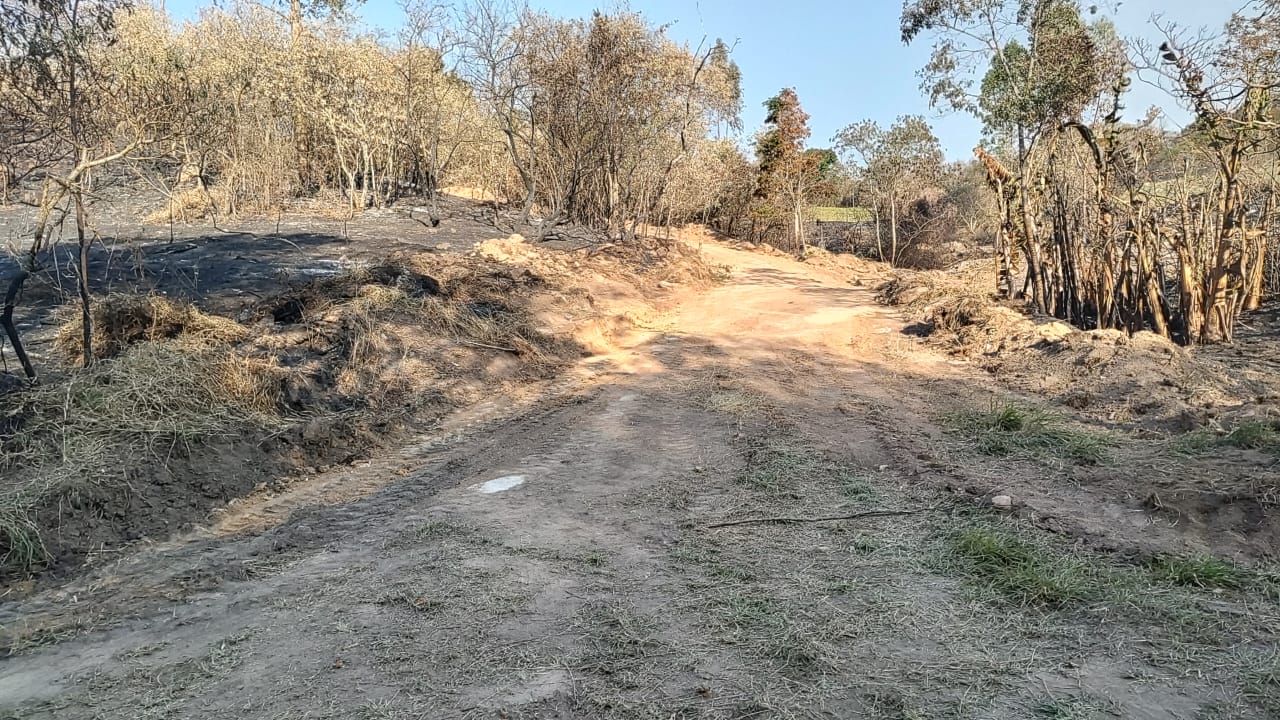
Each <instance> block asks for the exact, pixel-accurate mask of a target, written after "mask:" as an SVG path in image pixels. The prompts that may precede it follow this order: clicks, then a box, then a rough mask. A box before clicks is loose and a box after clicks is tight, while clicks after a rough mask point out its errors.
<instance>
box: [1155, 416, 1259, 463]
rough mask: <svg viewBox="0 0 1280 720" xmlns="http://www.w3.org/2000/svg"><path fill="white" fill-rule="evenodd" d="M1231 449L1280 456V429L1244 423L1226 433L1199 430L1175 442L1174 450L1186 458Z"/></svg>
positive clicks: (1255, 421)
mask: <svg viewBox="0 0 1280 720" xmlns="http://www.w3.org/2000/svg"><path fill="white" fill-rule="evenodd" d="M1229 447H1230V448H1238V449H1240V450H1261V451H1263V452H1269V453H1275V454H1280V426H1278V425H1277V423H1276V422H1275V421H1262V420H1245V421H1243V422H1241V423H1239V424H1238V425H1236V426H1235V427H1233V428H1231V429H1230V430H1228V431H1227V432H1215V431H1213V430H1196V431H1193V432H1189V433H1187V434H1185V435H1182V436H1181V437H1179V438H1178V439H1177V440H1175V441H1174V449H1175V450H1177V451H1178V452H1180V453H1182V454H1183V455H1198V454H1200V453H1204V452H1207V451H1210V450H1214V449H1216V448H1229Z"/></svg>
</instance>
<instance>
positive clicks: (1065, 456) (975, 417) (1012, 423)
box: [949, 400, 1111, 464]
mask: <svg viewBox="0 0 1280 720" xmlns="http://www.w3.org/2000/svg"><path fill="white" fill-rule="evenodd" d="M949 425H950V426H951V427H950V429H951V432H952V433H953V434H954V435H959V436H964V437H966V438H969V439H971V440H972V441H973V443H974V444H975V446H976V447H977V449H978V451H979V452H981V453H982V454H984V455H994V456H998V457H1029V458H1035V459H1049V458H1052V459H1059V460H1068V461H1072V462H1077V463H1083V464H1098V463H1101V462H1104V461H1105V460H1106V459H1107V458H1108V455H1109V449H1110V446H1111V441H1110V439H1109V438H1108V437H1107V436H1106V435H1104V434H1102V433H1098V432H1089V431H1085V430H1081V429H1078V428H1075V427H1072V426H1071V424H1070V423H1069V422H1068V421H1067V419H1066V418H1064V417H1063V416H1061V415H1058V414H1056V413H1052V412H1049V411H1047V410H1043V409H1041V408H1034V407H1029V406H1026V405H1023V404H1021V403H1018V402H1015V401H1009V400H1006V401H996V402H992V404H991V407H990V408H988V409H987V410H985V411H982V412H965V413H958V414H956V415H953V416H952V417H951V418H949Z"/></svg>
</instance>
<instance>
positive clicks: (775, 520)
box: [707, 507, 934, 529]
mask: <svg viewBox="0 0 1280 720" xmlns="http://www.w3.org/2000/svg"><path fill="white" fill-rule="evenodd" d="M933 509H934V508H931V507H927V508H921V509H919V510H868V511H866V512H860V513H853V514H852V515H828V516H826V517H815V518H798V517H765V518H747V519H746V520H730V521H729V522H721V523H712V524H710V525H708V526H707V528H708V529H709V528H721V527H729V526H731V525H752V524H757V523H758V524H765V523H768V524H774V525H784V524H792V523H816V522H827V521H830V520H858V519H861V518H872V517H895V516H897V515H916V514H918V513H922V512H928V511H930V510H933Z"/></svg>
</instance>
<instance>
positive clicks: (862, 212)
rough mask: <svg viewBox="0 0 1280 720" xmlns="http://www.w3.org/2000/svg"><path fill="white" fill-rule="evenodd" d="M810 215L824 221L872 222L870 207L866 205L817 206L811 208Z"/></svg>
mask: <svg viewBox="0 0 1280 720" xmlns="http://www.w3.org/2000/svg"><path fill="white" fill-rule="evenodd" d="M809 215H810V216H811V217H813V219H814V220H819V221H822V222H850V223H855V222H857V223H860V222H871V220H872V215H871V209H870V208H864V207H830V206H815V207H810V208H809Z"/></svg>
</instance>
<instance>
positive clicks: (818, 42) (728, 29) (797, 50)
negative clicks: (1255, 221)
mask: <svg viewBox="0 0 1280 720" xmlns="http://www.w3.org/2000/svg"><path fill="white" fill-rule="evenodd" d="M1243 2H1244V0H1237V2H1231V3H1230V4H1227V3H1224V2H1223V0H1199V1H1197V2H1189V1H1188V0H1123V2H1121V3H1120V4H1119V6H1118V7H1111V5H1112V3H1108V2H1104V1H1101V0H1100V1H1099V3H1098V4H1099V5H1100V6H1102V7H1103V8H1104V9H1105V8H1110V10H1109V11H1108V14H1110V15H1111V16H1112V17H1113V19H1114V20H1115V22H1116V25H1117V26H1118V27H1119V29H1120V32H1121V34H1122V35H1124V36H1126V37H1131V36H1144V37H1148V38H1150V37H1156V38H1157V39H1159V38H1158V37H1157V36H1156V34H1155V30H1154V28H1153V27H1152V26H1151V25H1150V22H1149V21H1150V18H1151V16H1152V14H1153V13H1155V12H1160V13H1163V15H1164V17H1165V18H1166V19H1167V20H1172V21H1177V22H1178V23H1180V24H1183V25H1186V26H1190V27H1193V28H1198V27H1207V28H1210V29H1213V30H1216V29H1219V28H1220V27H1221V26H1222V23H1224V22H1225V21H1226V19H1227V18H1228V17H1229V16H1230V14H1231V12H1232V10H1233V9H1235V8H1238V7H1239V6H1240V4H1243ZM530 3H531V4H532V5H533V6H534V7H536V8H538V9H542V10H546V11H548V12H551V13H553V14H556V15H561V16H565V17H582V16H586V15H589V14H590V13H591V11H592V10H594V9H595V8H597V7H601V6H603V7H605V8H606V9H608V8H609V7H614V6H616V3H613V2H610V1H609V0H606V2H603V3H601V2H592V1H591V0H559V1H557V2H551V1H549V0H530ZM204 4H206V3H205V2H196V1H194V0H168V2H167V3H166V5H167V7H168V9H169V11H170V12H171V13H173V14H174V15H176V16H178V17H191V16H193V15H194V10H195V8H196V7H198V6H201V5H204ZM630 7H631V8H632V9H635V10H638V11H640V12H642V13H643V14H644V15H645V16H646V17H648V18H649V19H650V20H651V21H653V22H654V23H672V27H671V30H670V34H671V36H672V37H673V38H675V39H677V40H681V41H686V42H689V43H691V44H694V45H696V44H697V43H698V41H699V40H701V39H702V38H703V37H707V38H708V39H710V40H714V39H715V38H716V37H722V38H724V39H725V40H726V41H727V42H729V43H733V42H734V41H737V43H738V45H737V49H736V50H735V52H734V59H735V60H737V62H738V65H739V66H740V67H741V68H742V76H743V95H744V108H743V124H744V127H745V131H746V132H747V133H748V134H750V133H753V132H754V131H756V130H758V129H759V127H760V125H761V123H763V121H764V110H763V108H762V107H761V103H763V102H764V100H765V99H766V98H768V97H770V96H772V95H774V94H776V93H777V92H778V90H780V89H782V88H784V87H794V88H795V89H796V92H797V93H798V94H799V96H800V102H801V104H802V105H803V106H804V108H805V110H806V111H807V112H808V113H809V115H810V116H811V119H810V121H809V122H810V127H811V129H812V130H813V135H812V137H811V138H810V145H812V146H817V147H821V146H825V145H827V144H829V142H830V139H831V137H832V135H834V134H835V133H836V131H838V130H839V129H840V128H842V127H844V126H845V125H847V124H849V123H853V122H857V121H860V120H863V119H872V120H876V121H878V122H880V123H882V124H887V123H891V122H893V120H894V118H896V117H898V116H899V115H904V114H920V115H924V116H925V117H926V118H928V119H929V121H930V122H931V123H932V124H933V126H934V130H935V133H936V134H937V136H938V138H939V139H940V140H941V141H942V144H943V147H944V149H945V150H946V152H947V156H948V157H950V158H953V159H963V158H968V157H970V155H971V151H972V148H973V146H974V145H975V144H977V141H978V139H979V134H980V127H979V124H978V122H977V121H976V120H974V119H973V118H971V117H968V116H965V115H959V114H955V113H946V114H944V113H940V112H938V111H935V110H931V109H930V108H929V106H928V101H927V100H926V99H925V98H924V97H923V96H922V95H921V94H920V90H919V80H918V79H917V77H916V71H917V70H918V69H919V68H920V67H921V66H922V65H923V64H924V63H925V61H926V60H927V58H928V55H929V47H928V42H927V39H922V40H918V41H917V43H916V44H914V45H912V46H910V47H905V46H903V45H902V43H901V42H900V41H899V34H898V15H899V12H900V11H901V8H902V6H901V3H900V2H896V1H895V0H861V1H854V2H844V3H840V2H830V0H828V2H819V1H818V0H783V1H782V2H779V1H778V0H772V1H769V2H762V1H761V0H736V1H735V0H700V1H699V2H690V1H687V0H686V1H683V2H682V1H680V0H633V2H631V3H630ZM358 12H359V14H360V15H361V17H363V19H364V21H365V22H366V23H367V24H369V25H371V26H375V27H381V28H386V29H392V28H394V27H395V26H396V25H397V24H398V22H399V17H400V10H399V7H398V6H397V4H396V3H395V1H394V0H368V1H367V2H366V3H365V4H364V5H363V7H361V8H360V9H359V11H358ZM1126 105H1127V107H1128V110H1129V115H1130V116H1132V117H1134V118H1137V117H1138V116H1141V115H1142V114H1143V113H1144V112H1145V110H1146V108H1148V107H1149V106H1151V105H1160V106H1161V107H1164V108H1166V109H1169V110H1175V105H1174V103H1173V101H1172V100H1171V99H1170V98H1168V97H1167V96H1165V95H1164V94H1163V93H1161V92H1160V91H1158V90H1156V89H1155V88H1152V87H1150V86H1147V85H1145V84H1144V83H1141V82H1137V83H1134V85H1133V89H1132V90H1131V91H1130V97H1129V98H1128V100H1127V102H1126ZM1182 117H1183V115H1182V114H1181V113H1178V112H1176V111H1175V112H1172V113H1171V119H1170V124H1177V123H1179V122H1180V121H1181V119H1182Z"/></svg>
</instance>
